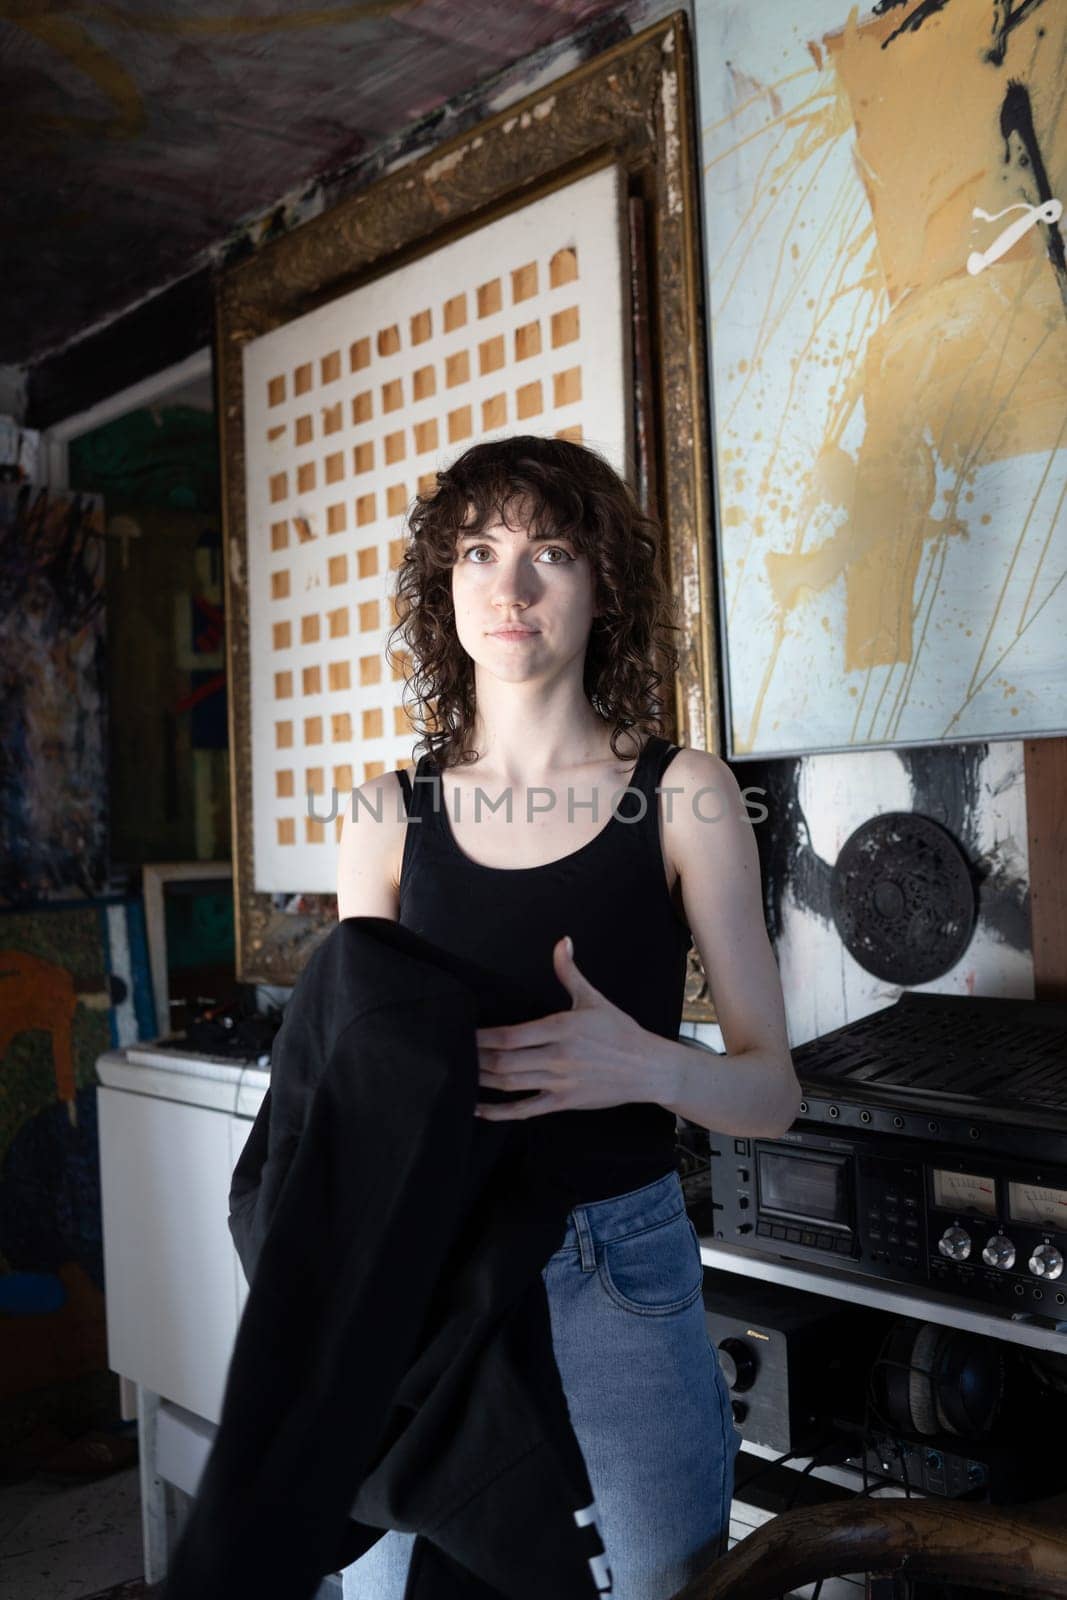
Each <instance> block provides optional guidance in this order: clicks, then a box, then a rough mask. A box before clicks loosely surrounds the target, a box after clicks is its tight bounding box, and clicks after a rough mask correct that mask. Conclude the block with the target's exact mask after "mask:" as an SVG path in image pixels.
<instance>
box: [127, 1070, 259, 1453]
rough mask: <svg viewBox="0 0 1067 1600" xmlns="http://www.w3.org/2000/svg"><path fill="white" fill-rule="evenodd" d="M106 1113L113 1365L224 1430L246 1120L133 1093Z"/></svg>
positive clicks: (235, 1305) (234, 1319)
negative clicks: (235, 1204)
mask: <svg viewBox="0 0 1067 1600" xmlns="http://www.w3.org/2000/svg"><path fill="white" fill-rule="evenodd" d="M97 1104H98V1110H99V1127H100V1171H101V1188H102V1204H103V1224H104V1285H105V1294H106V1298H107V1340H108V1364H109V1366H111V1368H112V1369H113V1370H114V1371H116V1372H119V1373H122V1374H123V1376H124V1377H127V1378H131V1379H133V1380H134V1381H135V1382H137V1383H140V1384H143V1385H144V1386H145V1387H146V1388H149V1389H151V1390H153V1391H154V1392H155V1393H156V1394H160V1395H166V1396H167V1397H168V1398H169V1399H172V1400H175V1401H177V1403H178V1404H179V1405H182V1406H185V1407H186V1408H187V1409H188V1410H189V1411H194V1412H196V1413H197V1415H198V1416H201V1417H206V1418H207V1419H208V1420H209V1421H211V1422H217V1421H218V1419H219V1417H220V1415H221V1412H222V1393H223V1387H224V1385H225V1381H226V1369H227V1366H228V1363H229V1359H230V1352H231V1350H232V1348H233V1342H234V1338H235V1336H236V1332H237V1323H238V1318H239V1316H240V1307H239V1303H238V1299H239V1297H238V1291H237V1282H236V1278H237V1277H240V1278H241V1283H242V1285H243V1283H244V1279H243V1275H242V1274H241V1273H240V1266H239V1263H238V1264H237V1273H236V1275H235V1271H234V1266H235V1261H236V1251H235V1250H234V1247H233V1241H232V1239H231V1238H230V1232H229V1228H228V1226H227V1221H226V1218H227V1210H228V1195H229V1188H230V1174H231V1172H232V1169H233V1165H234V1157H233V1144H234V1139H233V1124H234V1122H235V1121H236V1120H237V1119H236V1118H233V1117H229V1116H227V1115H226V1114H225V1113H223V1112H220V1111H213V1110H208V1109H206V1108H205V1107H203V1106H198V1105H183V1104H181V1103H180V1102H178V1101H176V1100H160V1099H157V1098H156V1097H155V1096H153V1095H145V1094H136V1093H130V1092H128V1091H126V1090H123V1089H109V1088H103V1087H101V1088H100V1089H99V1090H98V1091H97ZM241 1126H243V1127H244V1128H245V1129H247V1128H248V1126H249V1124H248V1123H247V1122H242V1123H241ZM241 1303H242V1304H243V1298H242V1300H241Z"/></svg>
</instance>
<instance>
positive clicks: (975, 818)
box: [731, 744, 1031, 954]
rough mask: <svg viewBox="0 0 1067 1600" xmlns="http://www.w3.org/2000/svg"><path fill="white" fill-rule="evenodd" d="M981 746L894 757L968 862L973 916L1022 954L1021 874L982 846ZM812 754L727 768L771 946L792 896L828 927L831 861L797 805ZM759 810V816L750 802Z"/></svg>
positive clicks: (1026, 918)
mask: <svg viewBox="0 0 1067 1600" xmlns="http://www.w3.org/2000/svg"><path fill="white" fill-rule="evenodd" d="M988 754H989V746H988V745H987V744H973V745H943V746H939V745H931V746H923V747H921V748H916V749H907V750H900V751H898V752H897V757H898V759H899V760H900V762H901V764H902V766H903V767H904V770H905V772H906V774H907V776H908V781H909V784H910V788H911V794H912V803H911V809H912V810H913V811H915V812H917V813H918V814H919V815H920V816H924V817H930V818H931V819H932V820H933V821H934V822H939V823H940V824H941V826H942V827H944V828H947V829H948V831H949V832H950V833H951V834H952V837H953V838H954V839H955V840H956V841H957V843H958V844H959V845H960V848H961V849H962V850H963V852H964V854H965V855H966V857H967V860H968V862H969V864H970V868H971V874H972V881H973V882H974V885H975V895H976V899H977V902H978V918H979V919H980V922H981V925H982V927H983V928H984V929H987V930H989V931H991V932H992V933H993V935H994V937H995V938H998V939H999V940H1000V942H1001V943H1002V944H1004V945H1007V946H1009V947H1010V948H1011V949H1013V950H1019V951H1022V952H1023V953H1024V954H1025V953H1028V952H1029V951H1030V948H1031V938H1030V894H1029V887H1028V885H1027V883H1026V882H1025V880H1024V879H1021V878H1019V877H1018V876H1017V875H1013V874H1011V873H1010V872H1009V871H1008V870H1006V869H1005V866H1004V864H1003V862H1002V861H1001V860H1000V859H998V857H997V856H996V855H993V856H990V855H988V854H986V853H985V852H984V851H983V848H982V834H981V826H980V824H981V814H982V807H983V804H984V803H986V802H987V801H988V785H987V784H986V783H985V782H984V780H983V767H984V763H985V761H986V758H987V756H988ZM821 759H822V758H821V757H819V756H809V757H806V758H803V759H802V758H799V757H788V758H780V759H776V760H774V761H745V762H743V763H738V764H737V765H735V766H732V768H731V770H732V771H733V773H734V776H735V777H736V778H737V781H738V783H739V785H740V787H741V790H742V793H743V794H744V793H745V792H746V791H747V792H748V800H749V805H750V813H749V814H750V815H751V816H752V818H753V822H752V827H753V832H754V833H755V836H756V846H757V849H758V851H759V859H760V876H761V880H762V887H763V911H764V918H765V921H766V925H767V932H768V935H769V937H770V940H771V943H772V945H777V944H778V943H779V941H780V940H781V938H782V935H783V933H784V909H783V904H784V899H785V895H786V892H787V890H788V893H789V895H790V898H791V899H792V901H793V902H794V903H795V904H796V905H797V906H799V907H800V908H801V909H802V910H804V911H806V912H808V913H809V914H810V915H812V916H815V917H818V918H819V920H820V921H821V922H823V923H825V924H826V926H827V927H829V928H834V927H835V923H834V918H833V911H832V909H831V901H830V884H831V879H832V877H833V866H832V863H830V862H827V861H824V860H823V858H822V857H821V856H820V855H819V854H818V853H817V852H816V850H815V849H814V847H813V845H812V842H811V833H810V830H809V828H808V822H807V818H806V817H805V815H804V811H803V808H802V807H801V804H800V798H799V793H800V780H801V776H802V772H803V767H804V761H805V760H807V761H818V760H821ZM758 805H762V806H764V807H766V810H767V812H768V816H767V819H766V821H764V822H760V821H758V820H756V819H757V817H758V815H759V813H758V812H757V811H756V807H757V806H758Z"/></svg>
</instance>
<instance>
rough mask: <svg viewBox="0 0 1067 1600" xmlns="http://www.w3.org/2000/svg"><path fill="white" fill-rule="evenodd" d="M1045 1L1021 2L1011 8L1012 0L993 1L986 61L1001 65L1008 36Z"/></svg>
mask: <svg viewBox="0 0 1067 1600" xmlns="http://www.w3.org/2000/svg"><path fill="white" fill-rule="evenodd" d="M1044 3H1045V0H1022V3H1021V4H1020V5H1018V6H1015V7H1014V8H1013V6H1012V0H993V17H994V19H995V20H994V25H993V46H992V48H991V49H990V50H987V51H986V56H985V58H986V60H987V61H989V62H991V63H992V64H993V66H995V67H999V66H1002V65H1003V62H1004V57H1005V55H1006V54H1007V49H1008V35H1009V33H1013V32H1014V30H1015V29H1016V28H1017V27H1018V26H1019V24H1020V22H1022V21H1024V20H1025V18H1026V17H1027V15H1028V14H1029V13H1030V12H1031V11H1036V10H1037V7H1038V6H1040V5H1044Z"/></svg>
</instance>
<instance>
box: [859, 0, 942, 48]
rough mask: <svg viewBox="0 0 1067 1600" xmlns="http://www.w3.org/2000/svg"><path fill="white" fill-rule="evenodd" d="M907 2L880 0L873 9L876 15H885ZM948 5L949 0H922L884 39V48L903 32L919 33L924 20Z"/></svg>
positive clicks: (901, 0) (902, 0) (903, 0)
mask: <svg viewBox="0 0 1067 1600" xmlns="http://www.w3.org/2000/svg"><path fill="white" fill-rule="evenodd" d="M907 3H908V0H878V4H877V5H876V6H874V7H873V8H872V9H873V11H874V14H875V16H876V17H884V16H885V14H886V12H887V11H895V10H898V9H899V8H900V7H901V6H903V5H907ZM947 5H948V0H922V3H921V5H917V6H916V7H915V10H914V11H913V12H912V13H911V15H910V16H907V17H905V18H904V21H903V22H902V23H901V24H900V27H899V28H896V29H894V31H893V32H892V33H891V34H890V35H889V37H888V39H883V40H882V49H883V50H884V49H885V48H886V45H890V44H892V43H893V40H894V39H899V38H900V36H901V34H902V33H918V31H919V29H920V28H921V27H922V25H923V23H924V22H926V21H927V20H928V19H929V18H930V17H932V16H935V15H936V13H937V12H938V11H943V10H944V9H945V7H946V6H947Z"/></svg>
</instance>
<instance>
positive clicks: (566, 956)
mask: <svg viewBox="0 0 1067 1600" xmlns="http://www.w3.org/2000/svg"><path fill="white" fill-rule="evenodd" d="M552 961H553V965H554V967H555V969H556V976H557V977H558V978H559V981H560V982H561V983H562V985H563V987H564V988H565V989H566V990H567V991H568V992H569V994H570V996H571V998H572V1000H573V1002H574V1004H573V1007H572V1009H571V1010H570V1011H556V1012H553V1013H552V1014H551V1015H550V1016H547V1017H538V1018H536V1019H535V1020H534V1021H532V1022H517V1023H514V1024H512V1025H511V1026H509V1027H500V1028H478V1029H476V1033H475V1037H476V1039H477V1043H478V1082H479V1085H480V1086H482V1087H486V1088H488V1087H492V1088H494V1089H508V1090H515V1089H536V1090H537V1091H538V1093H537V1094H536V1095H532V1094H531V1095H529V1096H528V1097H527V1098H526V1099H524V1100H512V1101H507V1102H494V1103H493V1104H487V1103H484V1102H483V1103H482V1104H480V1105H479V1106H478V1107H477V1109H476V1113H475V1114H476V1115H477V1116H480V1117H484V1118H485V1120H486V1121H487V1122H489V1121H491V1122H504V1121H511V1120H514V1119H515V1118H523V1117H539V1116H543V1115H544V1113H545V1112H548V1111H592V1110H595V1109H597V1108H599V1107H604V1106H618V1105H624V1104H625V1103H626V1102H628V1101H631V1100H648V1099H649V1098H650V1094H649V1054H650V1052H649V1049H648V1046H649V1043H650V1038H649V1034H648V1031H647V1030H646V1029H645V1028H642V1027H641V1025H640V1023H638V1022H635V1021H634V1019H633V1017H631V1016H629V1015H628V1014H627V1013H626V1012H625V1011H621V1010H620V1009H619V1007H618V1006H615V1005H612V1003H611V1001H610V1000H607V999H605V997H604V996H603V995H602V994H601V993H600V991H599V989H594V987H593V985H592V984H591V983H590V982H589V981H588V980H587V979H586V978H583V976H582V974H581V973H580V972H579V971H578V968H577V966H576V965H575V962H574V957H573V956H572V955H571V954H570V953H569V951H568V948H567V940H566V939H560V940H559V941H558V942H557V944H556V945H555V947H554V949H553V952H552Z"/></svg>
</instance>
